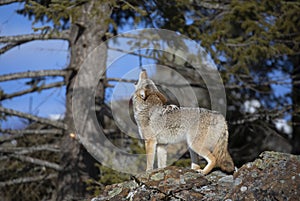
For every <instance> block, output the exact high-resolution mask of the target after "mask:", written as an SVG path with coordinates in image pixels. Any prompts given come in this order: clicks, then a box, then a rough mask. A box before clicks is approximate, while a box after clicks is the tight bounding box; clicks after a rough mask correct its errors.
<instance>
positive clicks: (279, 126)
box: [274, 119, 293, 135]
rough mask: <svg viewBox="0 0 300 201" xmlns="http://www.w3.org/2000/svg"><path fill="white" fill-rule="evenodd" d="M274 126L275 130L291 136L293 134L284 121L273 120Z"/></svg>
mask: <svg viewBox="0 0 300 201" xmlns="http://www.w3.org/2000/svg"><path fill="white" fill-rule="evenodd" d="M274 124H275V127H276V129H277V130H279V131H281V132H283V133H285V134H288V135H291V134H292V132H293V128H292V127H291V126H290V125H289V124H288V122H287V120H285V119H275V120H274Z"/></svg>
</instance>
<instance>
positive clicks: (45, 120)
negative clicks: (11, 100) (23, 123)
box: [0, 107, 67, 130]
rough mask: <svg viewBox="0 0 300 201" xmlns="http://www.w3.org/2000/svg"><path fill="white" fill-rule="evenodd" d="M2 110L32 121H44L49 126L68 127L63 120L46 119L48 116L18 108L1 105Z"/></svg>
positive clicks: (0, 109) (0, 110)
mask: <svg viewBox="0 0 300 201" xmlns="http://www.w3.org/2000/svg"><path fill="white" fill-rule="evenodd" d="M0 112H3V113H5V114H8V115H12V116H17V117H21V118H25V119H30V120H32V121H36V122H39V123H42V124H47V125H49V126H53V127H55V128H60V129H64V130H66V129H67V125H66V124H64V123H62V122H59V121H51V120H49V119H46V118H42V117H37V116H34V115H31V114H27V113H24V112H20V111H16V110H13V109H8V108H4V107H0Z"/></svg>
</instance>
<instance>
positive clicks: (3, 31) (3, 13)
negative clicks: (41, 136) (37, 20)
mask: <svg viewBox="0 0 300 201" xmlns="http://www.w3.org/2000/svg"><path fill="white" fill-rule="evenodd" d="M20 6H21V7H22V5H21V4H18V3H15V4H11V5H8V6H1V7H0V36H7V35H19V34H28V33H33V31H32V23H31V21H29V20H28V19H27V18H25V17H23V16H21V15H18V14H17V13H15V10H16V9H18V8H20ZM35 26H39V25H38V24H37V25H35ZM68 58H69V52H68V43H67V42H66V41H62V40H49V41H34V42H30V43H26V44H24V45H21V46H18V47H16V48H13V49H11V50H9V51H8V52H6V53H5V54H2V55H0V75H2V74H7V73H16V72H24V71H25V72H26V71H35V70H42V69H63V68H65V67H66V66H67V65H68ZM60 80H62V79H51V82H56V81H60ZM27 81H29V79H21V80H16V81H8V82H0V88H2V90H4V91H5V93H12V92H16V91H20V90H24V89H26V88H29V86H26V85H24V83H25V82H27ZM64 96H65V90H64V88H54V89H50V90H45V91H44V92H41V93H32V94H29V95H24V96H20V97H16V98H14V99H11V100H5V101H2V102H1V104H2V106H4V107H7V108H12V109H15V110H18V111H22V112H30V113H32V114H34V115H38V116H42V117H48V116H49V114H61V113H63V112H64V110H65V106H64V105H65V104H64V100H65V98H64ZM1 124H2V125H1V126H2V127H4V128H21V127H22V126H23V121H20V120H19V119H17V118H10V120H9V121H8V122H1Z"/></svg>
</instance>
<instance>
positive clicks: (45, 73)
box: [0, 70, 67, 82]
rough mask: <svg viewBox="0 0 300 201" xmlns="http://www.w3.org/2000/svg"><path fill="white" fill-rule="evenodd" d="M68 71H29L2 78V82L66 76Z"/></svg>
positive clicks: (2, 76)
mask: <svg viewBox="0 0 300 201" xmlns="http://www.w3.org/2000/svg"><path fill="white" fill-rule="evenodd" d="M66 75H67V71H66V70H40V71H28V72H22V73H11V74H6V75H1V76H0V82H4V81H11V80H16V79H23V78H35V77H43V76H62V77H64V76H66Z"/></svg>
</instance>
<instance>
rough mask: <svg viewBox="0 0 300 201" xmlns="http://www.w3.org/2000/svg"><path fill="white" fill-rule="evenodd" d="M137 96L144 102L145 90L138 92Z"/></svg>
mask: <svg viewBox="0 0 300 201" xmlns="http://www.w3.org/2000/svg"><path fill="white" fill-rule="evenodd" d="M139 95H140V97H141V98H142V99H143V100H145V99H146V97H147V96H146V90H145V89H141V90H140V91H139Z"/></svg>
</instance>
